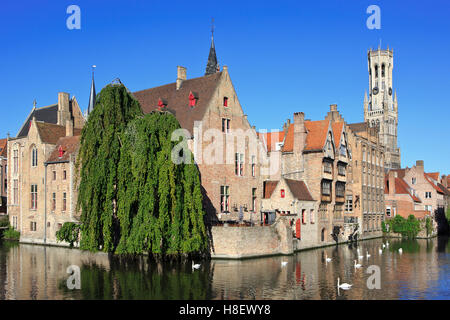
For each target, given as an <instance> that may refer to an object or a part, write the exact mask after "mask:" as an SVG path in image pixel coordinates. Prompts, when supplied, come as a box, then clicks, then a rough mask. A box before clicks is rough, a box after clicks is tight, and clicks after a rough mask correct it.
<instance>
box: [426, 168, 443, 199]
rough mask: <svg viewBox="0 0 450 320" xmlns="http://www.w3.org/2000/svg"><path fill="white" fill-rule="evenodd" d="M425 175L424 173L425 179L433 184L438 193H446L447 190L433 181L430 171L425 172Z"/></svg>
mask: <svg viewBox="0 0 450 320" xmlns="http://www.w3.org/2000/svg"><path fill="white" fill-rule="evenodd" d="M423 175H424V177H425V180H427V181H428V182H429V183H430V184H431V186H432V187H433V188H434V189H435V190H436V191H437V192H438V193H442V194H445V192H444V191H443V190H442V189H441V188H439V186H437V185H435V184H434V183H433V181H431V179H430V176H429V174H428V173H424V174H423ZM438 175H439V174H438Z"/></svg>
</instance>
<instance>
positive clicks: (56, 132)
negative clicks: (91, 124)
mask: <svg viewBox="0 0 450 320" xmlns="http://www.w3.org/2000/svg"><path fill="white" fill-rule="evenodd" d="M36 126H37V129H38V132H39V136H40V137H41V140H42V142H44V143H49V144H56V143H57V142H58V139H59V138H61V137H65V136H66V127H65V126H60V125H57V124H53V123H46V122H40V121H37V122H36ZM73 135H74V136H78V135H81V129H73Z"/></svg>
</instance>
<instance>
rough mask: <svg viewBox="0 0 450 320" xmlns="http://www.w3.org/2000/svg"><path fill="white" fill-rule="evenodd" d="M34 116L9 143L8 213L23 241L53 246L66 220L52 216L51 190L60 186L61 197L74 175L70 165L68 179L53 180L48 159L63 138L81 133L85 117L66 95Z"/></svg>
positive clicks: (63, 94) (34, 111)
mask: <svg viewBox="0 0 450 320" xmlns="http://www.w3.org/2000/svg"><path fill="white" fill-rule="evenodd" d="M30 116H32V118H31V121H30V122H29V123H28V121H26V122H25V123H28V125H26V126H25V125H24V126H22V128H21V129H20V130H19V134H18V136H17V137H16V138H10V139H9V140H8V162H9V163H11V164H12V165H11V168H9V169H8V181H10V183H8V214H9V219H10V224H11V225H12V226H13V227H14V228H15V229H16V230H18V231H20V234H21V238H20V240H21V241H22V242H31V243H53V242H54V240H55V235H54V233H55V232H56V230H57V229H56V228H58V223H62V221H63V220H59V222H57V221H56V220H52V218H51V216H50V215H49V212H50V211H49V208H51V207H52V200H53V199H52V197H51V196H50V197H49V195H48V192H47V190H48V188H49V186H50V185H51V186H52V187H56V188H57V189H58V190H59V192H58V198H59V197H60V196H61V193H64V191H63V190H65V188H69V187H67V186H66V185H70V183H71V179H72V172H71V171H70V170H69V166H68V167H67V169H66V171H67V170H69V172H66V179H65V180H64V181H63V182H61V183H57V181H55V180H52V179H49V176H48V175H49V173H48V164H47V160H48V159H49V157H50V156H51V155H52V153H53V152H54V151H55V148H56V146H57V145H58V143H59V139H60V138H63V137H65V136H66V135H67V136H73V135H80V134H81V128H82V126H83V124H84V118H83V116H82V113H81V110H80V108H79V106H78V103H77V101H76V99H75V98H74V97H73V98H72V99H70V98H69V94H68V93H62V92H61V93H58V104H56V105H54V106H50V107H44V108H39V109H36V108H33V110H32V113H31V115H30ZM38 117H39V118H40V119H42V120H40V121H39V120H37V118H38ZM45 120H47V121H48V122H46V121H45ZM62 123H65V125H62ZM74 124H75V125H74ZM62 151H64V150H62ZM50 175H51V173H50ZM70 195H71V193H70V192H67V194H66V196H67V200H66V201H67V203H71V202H72V201H74V200H73V199H69V197H70ZM60 201H62V200H60ZM69 208H70V209H73V208H72V206H69ZM64 222H65V221H64Z"/></svg>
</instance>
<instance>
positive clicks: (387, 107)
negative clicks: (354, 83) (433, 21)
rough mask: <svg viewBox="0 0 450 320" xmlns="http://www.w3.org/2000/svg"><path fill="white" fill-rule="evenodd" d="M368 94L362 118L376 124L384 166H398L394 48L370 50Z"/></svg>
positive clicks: (371, 125) (365, 96)
mask: <svg viewBox="0 0 450 320" xmlns="http://www.w3.org/2000/svg"><path fill="white" fill-rule="evenodd" d="M367 59H368V71H369V97H367V92H366V93H365V94H364V121H365V122H367V123H368V125H369V126H370V127H376V126H377V127H378V128H379V134H380V141H381V143H382V144H383V145H384V146H385V148H386V149H385V150H386V152H385V157H384V159H385V161H384V162H385V167H386V168H387V169H398V168H400V167H401V166H400V148H398V146H397V126H398V104H397V93H396V92H394V91H393V89H392V88H393V85H392V83H393V81H392V70H393V69H394V51H393V50H389V48H387V49H386V50H382V49H380V48H378V50H372V49H371V50H369V51H368V52H367Z"/></svg>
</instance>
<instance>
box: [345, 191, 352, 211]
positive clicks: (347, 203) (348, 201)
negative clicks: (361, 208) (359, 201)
mask: <svg viewBox="0 0 450 320" xmlns="http://www.w3.org/2000/svg"><path fill="white" fill-rule="evenodd" d="M352 211H353V196H352V195H348V196H346V197H345V212H352Z"/></svg>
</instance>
